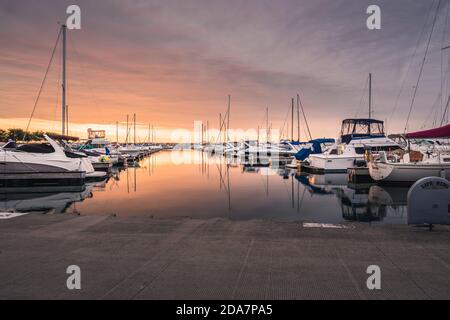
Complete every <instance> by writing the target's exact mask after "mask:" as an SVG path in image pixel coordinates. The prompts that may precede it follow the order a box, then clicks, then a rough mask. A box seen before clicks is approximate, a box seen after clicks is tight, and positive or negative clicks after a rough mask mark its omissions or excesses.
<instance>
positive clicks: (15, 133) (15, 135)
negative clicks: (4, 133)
mask: <svg viewBox="0 0 450 320" xmlns="http://www.w3.org/2000/svg"><path fill="white" fill-rule="evenodd" d="M24 134H25V131H24V130H23V129H17V128H12V129H8V139H12V140H15V141H22V140H23V137H24Z"/></svg>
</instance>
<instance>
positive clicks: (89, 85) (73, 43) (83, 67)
mask: <svg viewBox="0 0 450 320" xmlns="http://www.w3.org/2000/svg"><path fill="white" fill-rule="evenodd" d="M69 41H70V44H71V46H72V48H73V53H74V57H75V59H76V60H77V61H78V62H79V64H80V67H81V68H80V70H81V73H82V74H83V77H84V78H85V79H86V82H84V81H82V83H83V84H84V85H85V86H86V88H87V89H88V91H89V94H90V96H91V99H92V101H93V102H94V104H95V105H96V107H97V108H98V107H99V105H100V104H99V103H98V101H97V98H96V97H95V95H94V94H93V90H92V87H93V86H92V83H91V81H90V77H88V76H87V72H86V69H87V68H86V65H85V64H84V62H83V60H82V59H81V54H80V53H79V51H78V48H77V46H76V41H73V40H72V38H69Z"/></svg>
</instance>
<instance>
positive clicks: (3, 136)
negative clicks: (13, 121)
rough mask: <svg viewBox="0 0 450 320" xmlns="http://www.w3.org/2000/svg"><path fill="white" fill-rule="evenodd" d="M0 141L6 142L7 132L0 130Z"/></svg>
mask: <svg viewBox="0 0 450 320" xmlns="http://www.w3.org/2000/svg"><path fill="white" fill-rule="evenodd" d="M0 141H8V132H7V131H5V130H3V129H0Z"/></svg>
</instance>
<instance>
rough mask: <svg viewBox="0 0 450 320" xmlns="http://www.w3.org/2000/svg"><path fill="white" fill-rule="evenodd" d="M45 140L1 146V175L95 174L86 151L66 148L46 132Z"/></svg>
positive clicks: (76, 176) (60, 176)
mask: <svg viewBox="0 0 450 320" xmlns="http://www.w3.org/2000/svg"><path fill="white" fill-rule="evenodd" d="M44 138H45V140H46V143H32V144H23V145H19V146H17V145H15V143H13V142H9V143H7V144H6V145H4V146H3V147H2V148H1V149H0V175H1V176H3V178H4V179H11V180H15V179H44V180H45V179H75V180H84V178H88V177H96V176H98V173H96V172H95V170H94V168H93V166H92V164H91V162H90V161H89V159H88V158H87V156H86V155H84V154H82V153H79V152H74V151H71V150H65V149H64V148H63V147H62V146H61V145H59V144H58V143H57V142H56V141H55V140H53V139H52V138H50V137H49V136H48V135H44Z"/></svg>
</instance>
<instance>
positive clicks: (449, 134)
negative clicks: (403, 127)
mask: <svg viewBox="0 0 450 320" xmlns="http://www.w3.org/2000/svg"><path fill="white" fill-rule="evenodd" d="M406 138H407V139H436V138H450V124H448V125H446V126H443V127H440V128H434V129H429V130H424V131H417V132H412V133H408V134H406Z"/></svg>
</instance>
